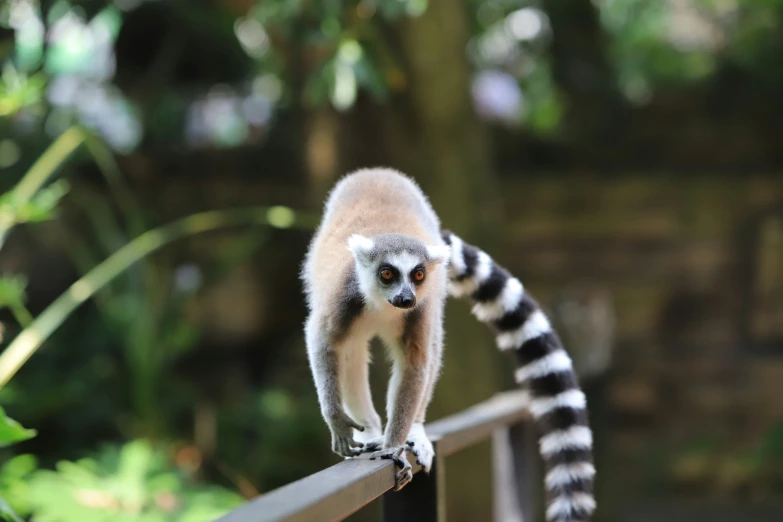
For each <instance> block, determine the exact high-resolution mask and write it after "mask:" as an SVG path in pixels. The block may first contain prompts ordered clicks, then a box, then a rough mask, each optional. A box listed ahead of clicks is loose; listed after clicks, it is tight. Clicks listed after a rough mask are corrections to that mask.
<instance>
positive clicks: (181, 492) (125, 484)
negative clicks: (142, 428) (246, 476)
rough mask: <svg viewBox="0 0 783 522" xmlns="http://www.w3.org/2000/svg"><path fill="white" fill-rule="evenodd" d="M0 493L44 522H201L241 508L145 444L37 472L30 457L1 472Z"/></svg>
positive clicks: (136, 443)
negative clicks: (121, 521) (114, 521)
mask: <svg viewBox="0 0 783 522" xmlns="http://www.w3.org/2000/svg"><path fill="white" fill-rule="evenodd" d="M0 491H2V492H4V493H6V494H7V496H8V498H9V499H10V503H11V504H13V505H14V507H15V508H16V509H17V510H18V511H19V512H20V513H22V514H24V515H28V514H34V517H35V520H36V521H41V522H90V521H96V522H97V521H104V520H133V521H134V522H158V521H164V520H166V521H171V522H202V521H207V520H213V519H215V518H217V517H219V516H221V515H223V514H224V513H225V512H226V511H228V510H230V509H232V508H233V507H235V506H237V505H238V504H240V503H241V502H242V500H243V499H242V497H241V496H240V495H238V494H236V493H232V492H230V491H228V490H226V489H224V488H222V487H217V486H205V485H200V484H198V483H197V482H196V481H195V480H194V479H193V476H192V474H191V473H190V472H188V471H187V470H185V469H182V468H181V467H177V466H176V465H174V464H172V462H171V459H170V458H169V456H168V453H167V451H166V449H165V448H162V447H155V446H153V445H152V444H151V443H149V442H148V441H145V440H136V441H133V442H129V443H127V444H125V445H123V446H107V447H105V448H103V449H102V450H101V451H100V452H99V453H98V454H97V455H96V456H95V457H92V458H84V459H80V460H78V461H76V462H68V461H63V462H60V463H58V464H57V467H56V470H55V471H50V470H39V469H36V462H35V459H34V458H33V457H32V456H30V455H21V456H18V457H16V458H14V459H12V460H10V461H9V462H7V463H6V464H5V465H4V466H3V467H2V468H0Z"/></svg>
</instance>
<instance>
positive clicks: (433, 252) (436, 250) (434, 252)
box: [427, 245, 451, 264]
mask: <svg viewBox="0 0 783 522" xmlns="http://www.w3.org/2000/svg"><path fill="white" fill-rule="evenodd" d="M427 256H429V258H430V261H433V262H435V263H446V264H448V262H449V258H450V257H451V247H450V246H449V245H427Z"/></svg>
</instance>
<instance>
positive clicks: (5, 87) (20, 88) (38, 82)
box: [0, 61, 46, 117]
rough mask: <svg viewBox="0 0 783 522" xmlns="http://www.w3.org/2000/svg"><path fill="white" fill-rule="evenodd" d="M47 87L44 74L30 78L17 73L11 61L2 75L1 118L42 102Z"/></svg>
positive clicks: (0, 76) (0, 89)
mask: <svg viewBox="0 0 783 522" xmlns="http://www.w3.org/2000/svg"><path fill="white" fill-rule="evenodd" d="M45 86H46V77H45V76H44V75H43V74H40V73H39V74H33V75H31V76H28V75H26V74H24V73H20V72H19V71H17V70H16V69H15V68H14V66H13V64H12V63H11V62H10V61H9V62H6V64H5V66H4V67H3V73H2V75H0V117H1V116H9V115H11V114H14V113H16V112H18V111H19V110H20V109H23V108H25V107H29V106H31V105H35V104H37V103H38V102H40V101H41V100H42V99H43V95H44V88H45Z"/></svg>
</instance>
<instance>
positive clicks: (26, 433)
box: [0, 407, 35, 522]
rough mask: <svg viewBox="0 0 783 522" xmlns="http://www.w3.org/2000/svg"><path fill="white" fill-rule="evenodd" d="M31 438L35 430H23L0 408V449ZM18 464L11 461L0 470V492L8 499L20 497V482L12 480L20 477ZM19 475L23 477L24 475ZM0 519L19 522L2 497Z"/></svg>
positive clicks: (16, 461) (0, 498)
mask: <svg viewBox="0 0 783 522" xmlns="http://www.w3.org/2000/svg"><path fill="white" fill-rule="evenodd" d="M32 437H35V430H29V429H26V428H23V427H22V425H21V424H19V423H18V422H16V421H15V420H13V419H10V418H9V417H7V416H6V414H5V410H3V408H2V407H0V448H5V447H6V446H10V445H11V444H16V443H17V442H21V441H23V440H27V439H30V438H32ZM20 462H21V460H19V458H17V459H12V460H11V461H9V462H7V463H6V464H5V465H4V466H3V468H2V469H1V470H0V492H2V493H8V492H10V493H11V494H12V496H10V497H9V498H13V499H16V498H17V497H20V495H18V493H19V488H20V482H19V481H18V480H14V478H18V477H19V475H20V473H19V469H20V468H19V465H18V464H19V463H20ZM21 474H22V475H24V474H25V473H21ZM22 487H23V486H22ZM20 502H23V500H21V499H20ZM0 518H2V519H5V520H12V521H13V522H21V519H20V518H19V515H17V514H16V511H14V509H13V507H12V506H11V504H9V503H8V502H6V500H5V498H4V497H3V496H0Z"/></svg>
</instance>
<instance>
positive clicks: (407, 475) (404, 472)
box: [370, 446, 413, 491]
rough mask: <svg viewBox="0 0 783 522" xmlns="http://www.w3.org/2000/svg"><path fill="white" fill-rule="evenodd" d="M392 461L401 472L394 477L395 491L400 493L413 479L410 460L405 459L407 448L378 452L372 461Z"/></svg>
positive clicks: (374, 454) (371, 457)
mask: <svg viewBox="0 0 783 522" xmlns="http://www.w3.org/2000/svg"><path fill="white" fill-rule="evenodd" d="M375 459H391V460H393V461H394V464H396V465H397V467H398V468H400V470H399V471H398V472H397V473H396V474H395V475H394V491H399V490H401V489H402V488H403V487H405V486H406V485H407V484H408V482H410V481H411V480H412V479H413V472H412V471H411V465H410V463H409V462H408V459H406V458H405V446H400V447H398V448H389V449H384V450H380V451H376V452H375V453H373V454H372V456H370V460H375Z"/></svg>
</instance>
